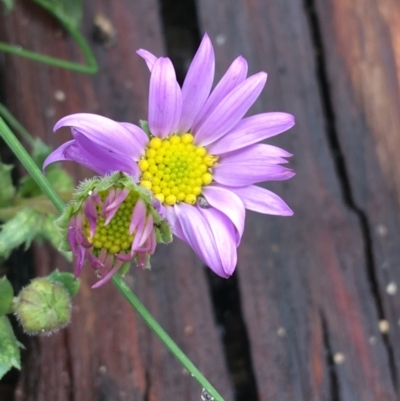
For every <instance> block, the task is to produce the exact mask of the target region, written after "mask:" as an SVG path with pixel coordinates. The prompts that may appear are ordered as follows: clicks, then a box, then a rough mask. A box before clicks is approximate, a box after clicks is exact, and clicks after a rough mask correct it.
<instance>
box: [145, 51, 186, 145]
mask: <svg viewBox="0 0 400 401" xmlns="http://www.w3.org/2000/svg"><path fill="white" fill-rule="evenodd" d="M181 111H182V93H181V89H180V87H179V85H178V82H177V81H176V76H175V70H174V67H173V65H172V63H171V60H170V59H168V58H164V57H160V58H159V59H158V60H157V61H156V62H155V64H154V67H153V70H152V72H151V77H150V94H149V128H150V132H151V133H152V134H153V135H155V136H158V137H160V138H165V137H166V136H167V135H169V134H172V133H174V132H175V131H176V128H177V126H178V122H179V119H180V116H181Z"/></svg>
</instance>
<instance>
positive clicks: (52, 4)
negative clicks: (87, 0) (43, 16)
mask: <svg viewBox="0 0 400 401" xmlns="http://www.w3.org/2000/svg"><path fill="white" fill-rule="evenodd" d="M33 1H34V2H35V3H37V4H39V5H40V6H42V7H43V8H45V9H46V10H47V11H48V12H50V13H51V14H53V15H54V16H55V17H56V18H58V19H59V20H60V21H61V22H62V23H64V24H66V25H69V26H70V27H72V28H75V29H78V28H79V25H80V23H81V19H82V4H81V1H80V0H33Z"/></svg>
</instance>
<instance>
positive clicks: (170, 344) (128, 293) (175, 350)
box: [112, 274, 224, 401]
mask: <svg viewBox="0 0 400 401" xmlns="http://www.w3.org/2000/svg"><path fill="white" fill-rule="evenodd" d="M112 281H113V283H114V285H115V286H116V287H117V288H118V290H119V291H120V292H121V293H122V295H123V296H124V297H125V298H126V299H127V301H128V302H129V303H130V304H131V305H132V306H133V307H134V308H135V309H136V312H137V313H138V314H139V315H140V316H141V317H142V319H143V320H144V321H145V322H146V324H147V325H148V326H149V327H150V329H151V330H153V332H154V333H155V334H156V335H157V336H158V338H159V339H160V340H161V341H162V342H163V343H164V345H165V346H166V347H167V348H168V349H169V350H170V351H171V353H172V354H173V355H174V356H175V358H176V359H177V360H178V361H179V362H180V363H181V364H182V365H183V366H184V367H185V368H186V370H187V371H188V372H189V373H190V374H191V375H192V376H193V377H194V378H195V379H196V380H197V381H198V382H199V384H200V385H201V386H202V387H204V388H205V389H206V390H207V391H208V393H209V394H210V395H212V396H213V397H214V399H215V400H216V401H224V399H223V398H222V397H221V396H220V395H219V393H218V392H217V390H215V388H214V387H213V386H212V385H211V384H210V382H209V381H208V380H207V379H206V378H205V377H204V376H203V374H202V373H201V372H200V371H199V369H197V368H196V366H194V365H193V363H192V362H191V361H190V359H189V358H188V357H187V356H186V355H185V354H184V353H183V352H182V350H181V349H180V348H179V347H178V346H177V345H176V343H175V342H174V341H173V340H172V338H171V337H170V336H169V335H168V334H167V333H166V331H165V330H164V329H163V328H162V327H161V326H160V325H159V324H158V322H157V321H156V320H155V319H154V317H153V316H152V315H151V314H150V312H149V311H148V310H147V309H146V307H145V306H144V305H143V304H142V303H141V302H140V300H139V298H138V297H137V296H136V295H135V294H134V293H133V292H132V290H131V289H130V288H129V287H128V286H127V284H126V283H125V282H124V281H123V279H122V278H121V276H120V275H119V274H115V275H114V276H113V278H112Z"/></svg>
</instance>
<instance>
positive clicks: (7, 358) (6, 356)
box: [0, 316, 23, 379]
mask: <svg viewBox="0 0 400 401" xmlns="http://www.w3.org/2000/svg"><path fill="white" fill-rule="evenodd" d="M20 347H22V348H23V345H22V344H21V343H20V342H19V341H18V340H17V338H16V337H15V334H14V331H13V329H12V327H11V323H10V321H9V320H8V317H7V316H1V317H0V379H1V378H2V377H3V376H4V375H5V374H6V373H7V372H8V371H9V370H10V369H11V368H13V367H14V368H17V369H21V355H20V352H19V348H20Z"/></svg>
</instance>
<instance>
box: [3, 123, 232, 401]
mask: <svg viewBox="0 0 400 401" xmlns="http://www.w3.org/2000/svg"><path fill="white" fill-rule="evenodd" d="M0 136H1V137H2V138H3V139H4V140H5V142H6V143H7V145H8V146H9V147H10V148H11V150H12V151H13V152H14V153H15V155H16V156H17V157H18V159H19V160H20V161H21V163H22V164H23V165H24V167H25V168H26V169H27V170H28V172H29V173H30V174H31V175H32V178H33V179H34V180H35V181H36V183H37V184H38V185H39V187H40V188H41V189H42V191H43V192H44V193H45V194H46V195H47V196H48V197H49V198H50V200H51V201H52V202H53V204H54V206H55V207H56V208H57V210H58V211H59V212H60V213H61V212H62V211H63V210H64V207H65V204H64V202H63V201H62V199H61V198H60V196H59V195H58V194H57V192H56V191H55V190H54V189H53V187H52V186H51V185H50V183H49V182H48V181H47V179H46V177H44V176H43V174H42V173H41V171H40V170H39V168H38V167H37V166H36V164H35V163H34V161H33V160H32V159H31V157H30V156H29V154H28V153H27V152H26V150H25V149H24V148H23V147H22V145H21V144H20V143H19V141H18V139H17V138H16V137H15V136H14V134H13V133H12V132H11V130H10V129H9V128H8V126H7V125H6V124H5V122H4V121H3V119H2V118H1V117H0ZM112 281H113V283H114V285H115V286H116V287H117V289H118V290H119V291H120V292H121V294H122V295H123V296H124V297H125V298H126V300H127V301H128V302H129V303H130V305H132V306H133V307H134V308H135V309H136V311H137V313H138V314H139V315H140V316H141V317H142V318H143V320H144V321H145V322H146V324H147V325H148V326H149V327H150V329H151V330H153V332H154V333H155V334H156V335H157V336H158V337H159V339H160V340H161V341H162V342H163V344H164V345H165V346H166V347H167V348H168V349H169V351H170V352H171V353H172V354H173V355H174V356H175V358H176V359H177V360H178V361H179V362H180V363H181V364H182V365H183V366H184V367H185V368H186V370H188V372H189V373H190V374H191V375H192V376H193V377H194V378H195V379H196V380H197V381H198V382H199V383H200V385H201V386H202V387H203V388H205V389H206V390H207V392H208V393H209V394H210V395H211V396H212V397H214V399H215V401H224V399H223V398H222V397H221V395H220V394H219V393H218V392H217V390H215V388H214V387H213V386H212V385H211V384H210V382H209V381H208V380H207V379H206V378H205V377H204V375H203V374H202V373H201V372H200V371H199V370H198V369H197V368H196V366H195V365H194V364H193V363H192V362H191V361H190V359H189V358H188V357H187V356H186V355H185V354H184V353H183V351H182V350H181V349H180V348H179V347H178V346H177V344H176V343H175V342H174V341H173V340H172V339H171V337H170V336H169V335H168V334H167V333H166V331H165V330H164V329H163V328H162V327H161V326H160V325H159V324H158V323H157V321H156V320H155V319H154V317H153V316H152V315H151V314H150V312H149V311H148V310H147V309H146V308H145V306H144V305H143V304H142V303H141V302H140V300H139V299H138V298H137V297H136V295H135V294H134V293H133V292H132V290H131V289H130V288H129V287H128V286H127V284H126V283H125V282H124V281H123V279H122V277H121V276H120V275H119V274H116V275H114V276H113V278H112Z"/></svg>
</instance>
